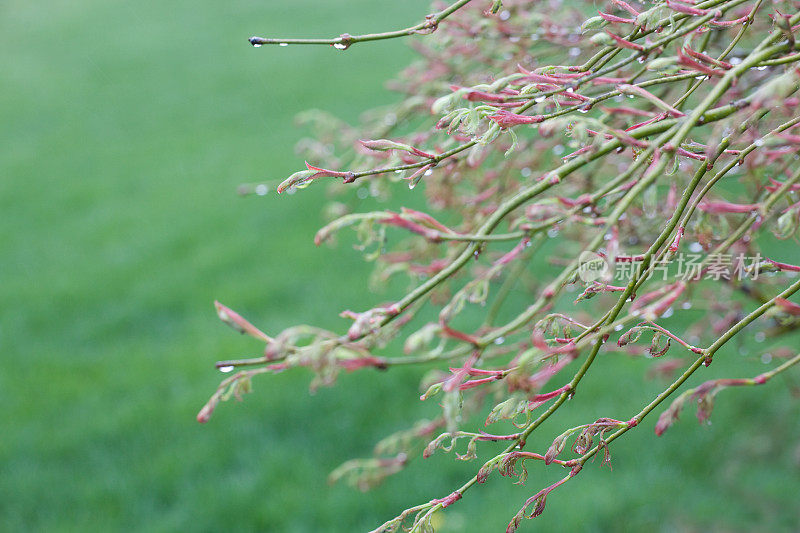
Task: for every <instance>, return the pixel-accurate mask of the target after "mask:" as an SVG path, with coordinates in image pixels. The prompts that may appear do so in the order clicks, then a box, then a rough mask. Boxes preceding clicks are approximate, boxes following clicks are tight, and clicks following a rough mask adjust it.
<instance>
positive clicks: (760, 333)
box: [753, 331, 767, 342]
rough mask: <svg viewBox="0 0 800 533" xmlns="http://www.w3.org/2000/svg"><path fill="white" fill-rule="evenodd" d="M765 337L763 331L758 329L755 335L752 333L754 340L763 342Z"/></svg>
mask: <svg viewBox="0 0 800 533" xmlns="http://www.w3.org/2000/svg"><path fill="white" fill-rule="evenodd" d="M766 338H767V335H766V333H764V332H763V331H758V332H756V334H755V335H753V340H755V341H756V342H764V340H765V339H766Z"/></svg>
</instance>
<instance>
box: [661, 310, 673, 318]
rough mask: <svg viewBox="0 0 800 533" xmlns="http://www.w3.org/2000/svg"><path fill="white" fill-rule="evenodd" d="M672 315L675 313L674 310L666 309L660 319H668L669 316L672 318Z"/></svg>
mask: <svg viewBox="0 0 800 533" xmlns="http://www.w3.org/2000/svg"><path fill="white" fill-rule="evenodd" d="M674 313H675V310H674V309H672V308H671V307H670V308H669V309H667V310H666V311H664V313H663V314H662V315H661V317H662V318H669V317H671V316H672V315H673V314H674Z"/></svg>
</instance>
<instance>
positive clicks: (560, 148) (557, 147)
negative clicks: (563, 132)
mask: <svg viewBox="0 0 800 533" xmlns="http://www.w3.org/2000/svg"><path fill="white" fill-rule="evenodd" d="M553 153H554V154H556V155H561V154H563V153H564V146H562V145H560V144H557V145H555V146H553Z"/></svg>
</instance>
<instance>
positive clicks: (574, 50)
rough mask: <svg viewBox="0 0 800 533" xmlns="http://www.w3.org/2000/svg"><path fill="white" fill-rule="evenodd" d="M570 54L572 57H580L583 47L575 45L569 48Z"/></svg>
mask: <svg viewBox="0 0 800 533" xmlns="http://www.w3.org/2000/svg"><path fill="white" fill-rule="evenodd" d="M569 55H570V56H571V57H578V56H579V55H581V49H580V48H578V47H577V46H573V47H572V48H570V49H569Z"/></svg>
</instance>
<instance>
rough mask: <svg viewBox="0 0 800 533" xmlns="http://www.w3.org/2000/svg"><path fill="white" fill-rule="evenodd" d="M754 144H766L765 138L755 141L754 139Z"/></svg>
mask: <svg viewBox="0 0 800 533" xmlns="http://www.w3.org/2000/svg"><path fill="white" fill-rule="evenodd" d="M753 144H755V145H756V146H764V139H756V140H755V141H753Z"/></svg>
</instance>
